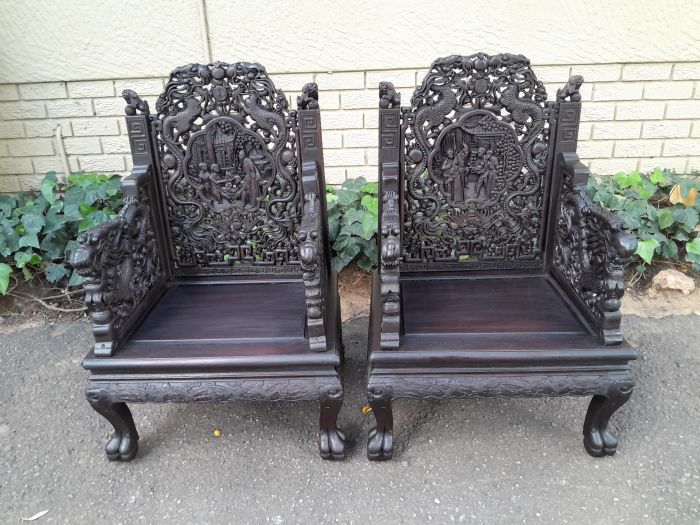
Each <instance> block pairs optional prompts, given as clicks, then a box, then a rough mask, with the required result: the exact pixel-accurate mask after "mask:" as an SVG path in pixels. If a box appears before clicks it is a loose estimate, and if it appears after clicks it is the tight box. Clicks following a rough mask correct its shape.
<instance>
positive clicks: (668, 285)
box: [651, 269, 695, 295]
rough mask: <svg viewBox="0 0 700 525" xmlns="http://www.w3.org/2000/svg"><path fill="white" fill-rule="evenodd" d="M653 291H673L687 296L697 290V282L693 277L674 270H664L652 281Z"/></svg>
mask: <svg viewBox="0 0 700 525" xmlns="http://www.w3.org/2000/svg"><path fill="white" fill-rule="evenodd" d="M651 289H652V290H654V291H655V292H660V291H672V292H682V293H683V294H685V295H688V294H690V293H691V292H692V291H693V290H695V281H694V280H693V278H692V277H689V276H687V275H685V274H684V273H682V272H679V271H678V270H674V269H668V270H663V271H661V272H659V273H657V274H656V275H655V276H654V279H652V281H651Z"/></svg>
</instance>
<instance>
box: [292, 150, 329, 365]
mask: <svg viewBox="0 0 700 525" xmlns="http://www.w3.org/2000/svg"><path fill="white" fill-rule="evenodd" d="M317 177H318V168H317V166H316V163H315V162H304V163H302V178H304V179H307V178H312V179H313V180H317ZM307 180H308V179H307ZM319 199H320V196H319V195H318V193H316V192H315V191H309V192H305V193H304V207H303V209H302V217H301V226H300V228H299V241H300V244H299V259H300V260H301V268H302V271H303V279H304V293H305V296H306V329H307V332H308V335H309V347H310V349H311V350H312V351H314V352H325V351H326V350H327V346H326V330H325V317H326V308H325V306H326V305H325V301H324V298H325V297H326V293H325V292H326V287H327V284H326V280H327V278H328V276H327V273H328V272H327V268H326V265H325V264H324V252H323V247H324V243H325V239H324V238H323V223H322V222H321V221H322V220H323V217H322V213H321V203H320V200H319Z"/></svg>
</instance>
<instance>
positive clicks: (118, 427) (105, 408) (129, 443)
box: [87, 390, 139, 461]
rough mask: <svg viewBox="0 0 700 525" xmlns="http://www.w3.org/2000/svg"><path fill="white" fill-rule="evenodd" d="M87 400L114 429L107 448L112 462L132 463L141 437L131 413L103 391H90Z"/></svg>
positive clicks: (108, 457)
mask: <svg viewBox="0 0 700 525" xmlns="http://www.w3.org/2000/svg"><path fill="white" fill-rule="evenodd" d="M87 399H88V402H89V403H90V406H92V408H93V409H94V410H95V411H96V412H97V413H98V414H100V415H101V416H103V417H104V418H105V419H106V420H107V421H109V422H110V423H111V424H112V426H113V427H114V433H113V434H112V437H111V438H110V440H109V441H108V442H107V445H106V446H105V452H106V454H107V459H109V460H110V461H131V460H132V459H134V458H135V457H136V452H137V451H138V449H139V435H138V433H137V432H136V425H134V419H133V418H132V417H131V411H130V410H129V408H128V407H127V406H126V404H125V403H120V402H113V401H111V400H110V399H109V396H108V394H107V393H106V392H104V391H102V390H97V391H95V390H89V391H88V392H87Z"/></svg>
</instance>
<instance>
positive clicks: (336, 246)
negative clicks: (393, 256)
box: [326, 177, 379, 272]
mask: <svg viewBox="0 0 700 525" xmlns="http://www.w3.org/2000/svg"><path fill="white" fill-rule="evenodd" d="M377 191H378V184H377V183H376V182H369V183H368V182H367V181H366V180H365V179H364V178H363V177H358V178H354V179H347V180H346V181H345V182H344V183H343V186H342V187H341V188H339V189H333V188H329V189H328V191H327V195H326V199H327V202H328V226H329V228H328V230H329V236H330V242H331V256H332V260H331V264H332V266H333V269H334V270H335V271H337V272H339V271H340V270H342V269H343V268H344V267H345V266H347V265H348V264H350V262H352V261H353V260H357V265H358V266H359V267H360V268H362V269H363V270H365V271H370V270H371V268H372V266H373V265H376V264H377V238H376V236H377V225H378V223H379V219H378V213H379V200H378V198H377Z"/></svg>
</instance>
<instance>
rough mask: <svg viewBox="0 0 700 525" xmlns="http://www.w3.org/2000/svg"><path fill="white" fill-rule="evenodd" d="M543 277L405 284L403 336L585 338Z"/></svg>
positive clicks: (548, 282) (578, 322)
mask: <svg viewBox="0 0 700 525" xmlns="http://www.w3.org/2000/svg"><path fill="white" fill-rule="evenodd" d="M555 286H556V285H555V284H554V283H553V282H552V281H551V280H550V279H548V278H547V277H546V276H544V275H535V276H527V277H485V278H472V279H465V278H461V279H460V278H454V279H450V278H445V279H411V278H408V279H403V280H402V281H401V295H402V299H403V321H404V330H405V333H406V334H425V333H430V334H439V333H486V334H488V333H577V334H584V333H585V334H587V333H589V332H588V331H587V330H586V328H585V327H584V325H583V324H582V323H581V321H580V320H579V319H578V317H577V315H576V313H575V312H574V311H573V310H572V309H571V308H570V307H569V305H568V304H567V302H566V301H565V300H564V299H563V297H562V295H561V294H560V293H559V292H558V291H557V289H556V288H555Z"/></svg>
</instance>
